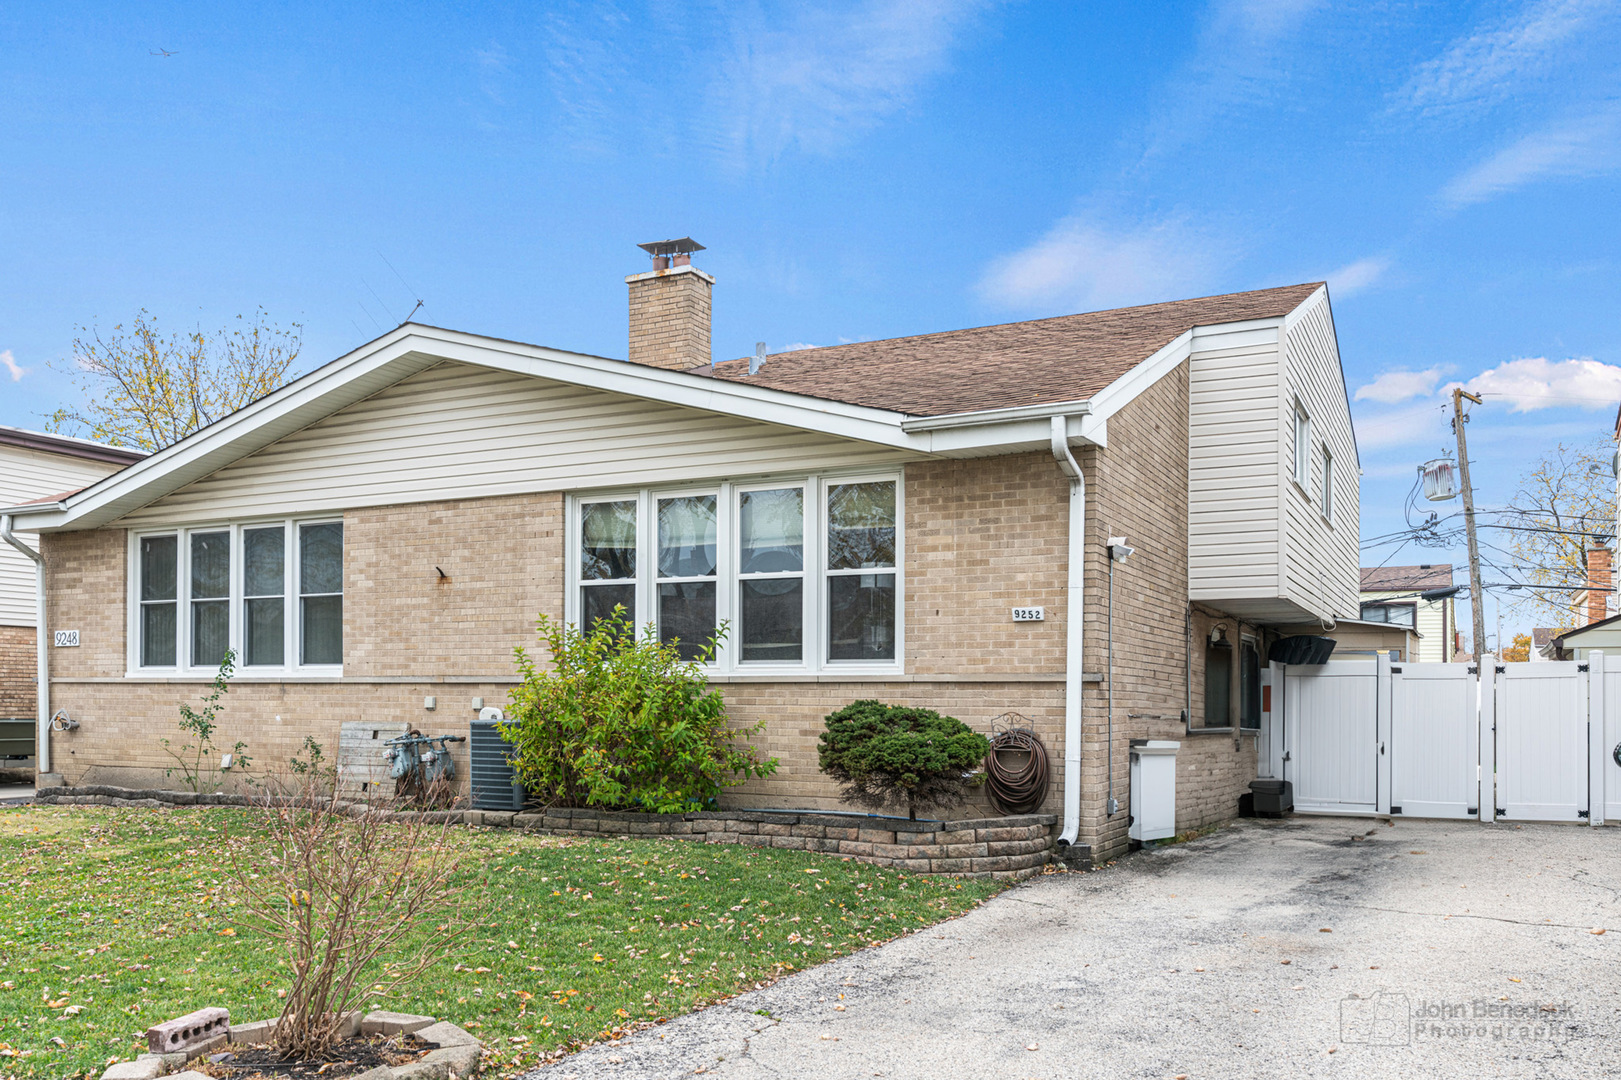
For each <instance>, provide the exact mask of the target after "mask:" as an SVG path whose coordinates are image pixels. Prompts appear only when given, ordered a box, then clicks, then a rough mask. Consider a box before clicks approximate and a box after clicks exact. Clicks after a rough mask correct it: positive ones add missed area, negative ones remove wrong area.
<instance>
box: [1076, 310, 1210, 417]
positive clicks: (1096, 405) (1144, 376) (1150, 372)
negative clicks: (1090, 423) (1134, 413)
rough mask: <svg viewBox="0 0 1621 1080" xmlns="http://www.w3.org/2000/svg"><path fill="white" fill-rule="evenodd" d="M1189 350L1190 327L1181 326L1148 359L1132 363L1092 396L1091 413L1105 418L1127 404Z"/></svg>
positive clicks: (1190, 345) (1162, 375)
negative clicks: (1176, 333)
mask: <svg viewBox="0 0 1621 1080" xmlns="http://www.w3.org/2000/svg"><path fill="white" fill-rule="evenodd" d="M1192 352H1193V331H1192V330H1184V331H1183V332H1182V333H1180V334H1178V335H1177V336H1176V337H1175V338H1173V339H1172V340H1171V341H1170V342H1169V343H1167V344H1166V345H1164V346H1162V347H1161V348H1160V349H1159V351H1157V352H1155V353H1154V354H1153V355H1152V356H1150V357H1149V358H1148V359H1146V360H1144V361H1142V362H1141V363H1139V364H1138V365H1137V366H1136V367H1133V368H1132V369H1131V370H1130V371H1128V372H1126V373H1125V374H1124V375H1122V376H1120V377H1119V378H1118V379H1116V380H1115V381H1114V382H1112V383H1110V384H1109V385H1108V386H1105V387H1104V388H1103V389H1102V390H1099V391H1098V392H1097V393H1096V394H1094V395H1093V396H1092V408H1091V415H1092V416H1094V417H1096V418H1097V419H1099V420H1107V419H1108V418H1109V417H1111V416H1113V415H1114V414H1115V413H1117V412H1119V411H1120V410H1121V409H1123V408H1125V407H1126V406H1127V405H1129V404H1130V403H1131V402H1132V401H1133V400H1134V399H1135V398H1136V397H1137V395H1138V394H1140V393H1142V392H1143V391H1144V390H1147V389H1148V388H1149V387H1150V386H1153V385H1154V384H1155V383H1157V382H1159V381H1160V380H1161V379H1163V378H1164V377H1165V376H1166V375H1167V374H1169V373H1170V372H1172V371H1174V370H1176V366H1177V365H1178V364H1180V363H1181V362H1182V361H1184V360H1186V359H1187V358H1188V356H1189V355H1190V354H1191V353H1192Z"/></svg>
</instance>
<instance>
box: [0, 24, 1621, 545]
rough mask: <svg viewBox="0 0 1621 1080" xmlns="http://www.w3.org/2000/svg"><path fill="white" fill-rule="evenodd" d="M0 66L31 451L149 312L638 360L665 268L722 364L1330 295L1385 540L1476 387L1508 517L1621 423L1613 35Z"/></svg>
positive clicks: (583, 36) (495, 35)
mask: <svg viewBox="0 0 1621 1080" xmlns="http://www.w3.org/2000/svg"><path fill="white" fill-rule="evenodd" d="M0 47H3V49H4V55H5V57H6V62H5V64H4V65H3V66H0V253H3V254H0V423H7V424H17V425H22V426H29V427H38V426H40V424H41V423H42V422H43V421H42V418H41V416H40V414H42V413H45V412H47V411H49V410H50V409H51V408H53V407H54V406H56V405H58V404H61V403H63V401H64V400H67V399H69V398H70V397H71V390H70V389H69V387H68V386H67V384H66V381H65V379H64V378H63V377H62V376H60V375H59V374H57V373H55V372H53V371H51V370H50V369H49V368H48V366H47V365H48V364H49V363H50V362H51V361H53V360H55V361H61V360H63V359H64V358H67V357H68V356H69V354H70V352H71V341H72V339H73V337H74V332H75V327H76V326H77V325H79V324H89V323H97V322H99V323H100V324H102V325H104V326H105V325H110V324H111V323H113V322H116V321H118V320H120V319H127V318H128V317H129V316H130V315H132V314H133V313H134V312H135V311H136V310H138V309H140V308H143V307H144V308H147V309H149V310H150V311H152V312H153V313H154V314H155V315H156V316H157V317H158V318H159V319H160V320H161V321H163V322H164V323H166V324H169V325H172V326H177V327H186V326H190V325H193V324H201V325H203V326H217V325H220V324H222V323H224V322H225V321H226V320H228V319H229V318H230V317H231V316H233V315H235V314H237V313H238V312H243V311H251V310H252V309H253V308H254V307H255V306H263V307H264V308H265V309H266V310H267V311H268V312H269V313H270V316H271V317H272V318H273V319H275V320H278V321H282V322H287V321H298V322H301V323H303V324H304V326H305V342H306V353H305V357H306V360H307V361H308V363H309V364H311V365H313V364H315V363H318V362H320V361H323V360H326V359H329V358H331V357H333V356H335V355H338V354H340V353H342V352H343V351H345V350H347V349H349V348H350V347H352V346H354V345H356V344H358V343H360V342H362V341H364V340H367V339H369V338H371V337H373V336H375V335H376V334H377V333H378V332H379V331H380V330H381V329H383V328H386V327H388V326H390V325H393V323H395V322H397V321H398V320H399V319H401V318H403V317H404V316H405V314H406V312H407V311H409V310H410V308H411V306H412V304H413V303H414V301H415V299H416V298H418V297H421V298H422V299H423V300H424V301H425V305H424V307H423V310H422V312H421V314H420V315H419V316H418V317H419V318H420V319H422V320H423V321H428V322H434V323H437V324H440V325H446V326H452V327H457V328H461V329H467V330H471V331H476V332H482V333H488V334H494V335H499V336H504V337H513V338H519V339H523V340H528V341H537V342H542V343H546V344H551V345H556V346H559V347H564V348H571V349H579V350H583V351H587V352H595V353H602V354H606V355H623V353H624V341H625V334H626V327H625V321H626V316H625V298H624V285H623V283H622V278H623V277H624V276H625V275H626V274H628V273H634V272H637V271H639V270H641V269H642V268H643V264H644V260H643V257H642V255H641V253H640V252H638V251H637V250H636V248H635V246H634V245H635V244H636V243H637V242H639V241H643V240H652V239H662V238H664V237H667V236H679V235H683V234H688V233H690V234H691V235H693V236H695V237H697V238H698V239H699V240H700V241H701V242H703V243H704V244H706V245H708V247H709V250H708V251H706V252H705V253H704V254H703V256H702V257H701V258H700V260H699V262H700V265H702V266H703V267H704V268H705V269H707V270H709V271H710V272H711V273H713V274H715V276H716V277H717V279H718V284H717V286H716V308H715V342H716V352H717V354H718V355H721V356H736V355H743V354H746V353H748V352H751V351H752V349H753V343H754V342H755V341H757V340H765V341H767V342H768V343H769V344H770V347H771V348H772V349H773V350H776V349H780V348H784V347H788V346H791V345H795V344H830V343H835V342H839V341H846V340H856V339H863V338H879V337H889V336H894V335H900V334H911V333H918V332H925V331H930V330H939V329H948V328H953V327H959V326H967V325H975V324H981V323H987V322H1001V321H1008V320H1014V319H1021V318H1031V317H1040V316H1045V315H1053V314H1060V313H1065V312H1071V311H1078V310H1087V309H1092V308H1098V307H1108V306H1116V305H1121V304H1129V303H1138V302H1144V301H1154V300H1162V299H1171V298H1174V297H1179V296H1188V295H1199V294H1205V293H1213V292H1226V291H1232V290H1238V289H1248V288H1257V287H1264V286H1269V285H1278V284H1286V283H1292V282H1296V281H1303V280H1312V279H1318V278H1327V280H1328V281H1329V282H1330V287H1331V291H1332V296H1333V300H1334V310H1335V316H1336V321H1337V325H1338V328H1339V333H1340V343H1341V350H1342V353H1343V357H1344V361H1345V365H1346V370H1347V376H1348V381H1349V384H1350V387H1351V389H1352V392H1353V393H1354V394H1359V395H1360V396H1359V397H1358V399H1357V400H1356V401H1355V403H1354V405H1355V413H1356V418H1357V424H1358V431H1359V438H1360V441H1361V448H1362V467H1363V469H1364V472H1365V475H1364V478H1363V494H1362V506H1363V532H1364V534H1365V535H1374V534H1379V533H1384V532H1388V531H1390V530H1391V529H1392V528H1395V527H1396V526H1397V525H1399V524H1400V521H1401V502H1402V500H1403V498H1404V497H1405V495H1406V492H1407V489H1408V487H1409V486H1410V483H1411V479H1412V470H1413V467H1414V465H1415V464H1417V463H1418V462H1419V461H1421V460H1423V459H1424V458H1425V457H1427V456H1431V455H1432V454H1433V453H1434V452H1435V451H1437V450H1439V449H1440V447H1441V446H1442V445H1443V444H1444V443H1445V442H1446V441H1447V440H1448V438H1449V434H1448V429H1447V426H1446V424H1445V420H1444V417H1443V414H1442V412H1441V410H1440V408H1439V405H1440V402H1441V397H1440V392H1441V390H1442V388H1444V386H1445V385H1446V384H1447V383H1448V382H1450V381H1453V380H1457V381H1464V382H1468V383H1469V384H1470V385H1472V386H1475V387H1476V388H1484V389H1487V390H1489V391H1491V392H1492V393H1493V394H1494V395H1497V396H1489V397H1487V399H1486V402H1487V403H1486V405H1484V406H1482V407H1480V408H1479V409H1477V411H1476V418H1475V420H1474V421H1473V422H1472V423H1471V425H1470V435H1471V438H1472V440H1473V443H1472V449H1473V450H1474V451H1475V454H1474V456H1475V457H1476V458H1477V461H1478V464H1477V474H1478V475H1477V483H1478V485H1479V487H1480V488H1481V498H1482V502H1483V503H1485V504H1488V505H1500V504H1501V503H1502V502H1504V501H1505V500H1506V499H1507V497H1508V495H1509V494H1510V493H1511V492H1512V490H1513V487H1514V481H1515V479H1516V477H1517V476H1518V474H1519V472H1520V470H1521V468H1522V467H1523V465H1524V464H1525V463H1526V461H1527V459H1528V458H1531V457H1534V456H1536V455H1537V454H1539V453H1540V452H1541V451H1542V450H1544V449H1547V448H1551V447H1552V446H1553V445H1554V444H1555V443H1557V442H1558V441H1559V440H1561V439H1563V440H1566V441H1567V442H1568V441H1578V442H1585V441H1591V440H1594V439H1598V438H1601V437H1603V436H1604V435H1606V434H1607V433H1608V432H1609V431H1610V430H1611V428H1612V425H1613V421H1614V414H1615V403H1616V401H1617V399H1618V398H1621V369H1618V368H1617V367H1616V366H1615V365H1616V364H1617V363H1621V348H1618V346H1621V317H1618V314H1621V304H1618V299H1621V297H1618V288H1617V285H1618V281H1621V276H1618V272H1617V271H1618V256H1617V254H1616V252H1617V246H1618V245H1617V241H1618V240H1621V228H1618V226H1621V202H1618V200H1617V197H1616V195H1617V177H1618V175H1621V64H1618V62H1617V60H1616V59H1615V58H1616V57H1617V56H1618V55H1621V9H1618V6H1617V5H1616V4H1614V3H1594V2H1583V0H1518V2H1506V3H1480V4H1447V5H1432V4H1424V5H1420V4H1413V3H1400V2H1386V3H1373V4H1363V5H1354V6H1352V5H1335V4H1329V3H1326V2H1323V3H1317V2H1302V0H1274V2H1264V0H1247V2H1217V3H1209V4H1203V5H1200V4H1191V3H1190V4H1174V5H1169V4H1133V3H1118V4H1102V3H1098V4H1066V5H1057V4H1034V3H1030V4H990V3H970V2H950V0H946V2H938V3H926V2H907V3H897V2H890V0H870V2H866V3H853V4H846V5H810V4H741V3H728V4H704V3H701V2H693V0H686V2H682V3H674V2H654V3H646V4H635V3H624V4H619V5H612V4H605V3H592V4H552V5H535V4H524V5H511V6H501V5H478V6H475V7H474V8H473V10H470V11H452V10H446V9H444V8H439V7H429V6H389V7H387V8H384V7H378V8H375V9H370V10H365V11H354V10H346V9H345V8H344V7H343V6H342V5H321V6H313V5H311V6H302V7H301V6H297V5H290V4H289V5H254V6H251V7H250V6H243V7H240V8H232V7H230V6H223V5H158V4H152V5H140V6H139V8H138V9H137V8H136V6H135V5H116V6H104V7H97V6H81V5H73V4H56V5H8V6H6V7H5V8H3V9H0ZM165 49H166V50H170V51H171V52H172V53H173V55H171V56H163V55H154V52H155V51H156V50H165ZM1387 554H1388V551H1381V552H1379V553H1378V554H1377V555H1376V556H1375V558H1374V559H1373V560H1372V561H1374V562H1377V561H1379V560H1380V559H1382V558H1384V557H1385V556H1386V555H1387ZM1410 556H1414V549H1413V548H1411V547H1409V548H1408V549H1407V550H1406V551H1405V552H1403V553H1401V554H1400V555H1398V556H1397V558H1396V561H1398V562H1405V561H1408V560H1409V557H1410ZM1447 557H1449V556H1448V554H1447V553H1442V552H1433V551H1431V552H1422V553H1419V554H1418V555H1417V556H1416V557H1414V560H1413V561H1431V560H1434V561H1441V560H1444V559H1445V558H1447Z"/></svg>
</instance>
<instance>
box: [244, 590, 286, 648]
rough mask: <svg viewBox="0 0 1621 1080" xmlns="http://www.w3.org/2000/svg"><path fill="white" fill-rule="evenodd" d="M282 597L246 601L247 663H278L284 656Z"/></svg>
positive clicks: (284, 632) (284, 631) (284, 635)
mask: <svg viewBox="0 0 1621 1080" xmlns="http://www.w3.org/2000/svg"><path fill="white" fill-rule="evenodd" d="M282 611H283V603H282V598H281V597H279V596H277V597H274V598H271V599H266V600H249V601H248V603H247V619H246V620H245V621H246V623H247V626H246V627H245V629H246V631H247V633H246V634H245V636H246V638H247V646H248V647H247V658H246V660H245V662H246V663H248V664H275V665H279V664H281V663H283V662H284V661H285V658H286V653H287V649H286V641H287V635H286V627H285V620H284V619H283V618H282Z"/></svg>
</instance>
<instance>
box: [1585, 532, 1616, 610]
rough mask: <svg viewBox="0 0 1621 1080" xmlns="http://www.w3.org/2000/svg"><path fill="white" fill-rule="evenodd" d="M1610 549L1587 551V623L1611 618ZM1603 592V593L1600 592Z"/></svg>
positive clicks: (1599, 548) (1600, 548) (1591, 549)
mask: <svg viewBox="0 0 1621 1080" xmlns="http://www.w3.org/2000/svg"><path fill="white" fill-rule="evenodd" d="M1612 576H1613V575H1612V574H1611V573H1610V549H1609V548H1607V547H1602V546H1601V547H1592V548H1588V549H1587V622H1586V623H1585V624H1584V625H1587V626H1591V625H1592V624H1593V623H1596V622H1598V621H1599V620H1601V619H1604V618H1607V617H1608V616H1609V611H1608V608H1609V602H1610V583H1611V578H1612ZM1600 590H1602V591H1600Z"/></svg>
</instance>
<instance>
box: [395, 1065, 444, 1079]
mask: <svg viewBox="0 0 1621 1080" xmlns="http://www.w3.org/2000/svg"><path fill="white" fill-rule="evenodd" d="M389 1072H390V1075H392V1076H393V1077H394V1080H450V1066H449V1064H447V1063H446V1062H443V1061H413V1062H411V1064H409V1065H399V1066H396V1067H395V1068H393V1069H391V1070H389Z"/></svg>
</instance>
